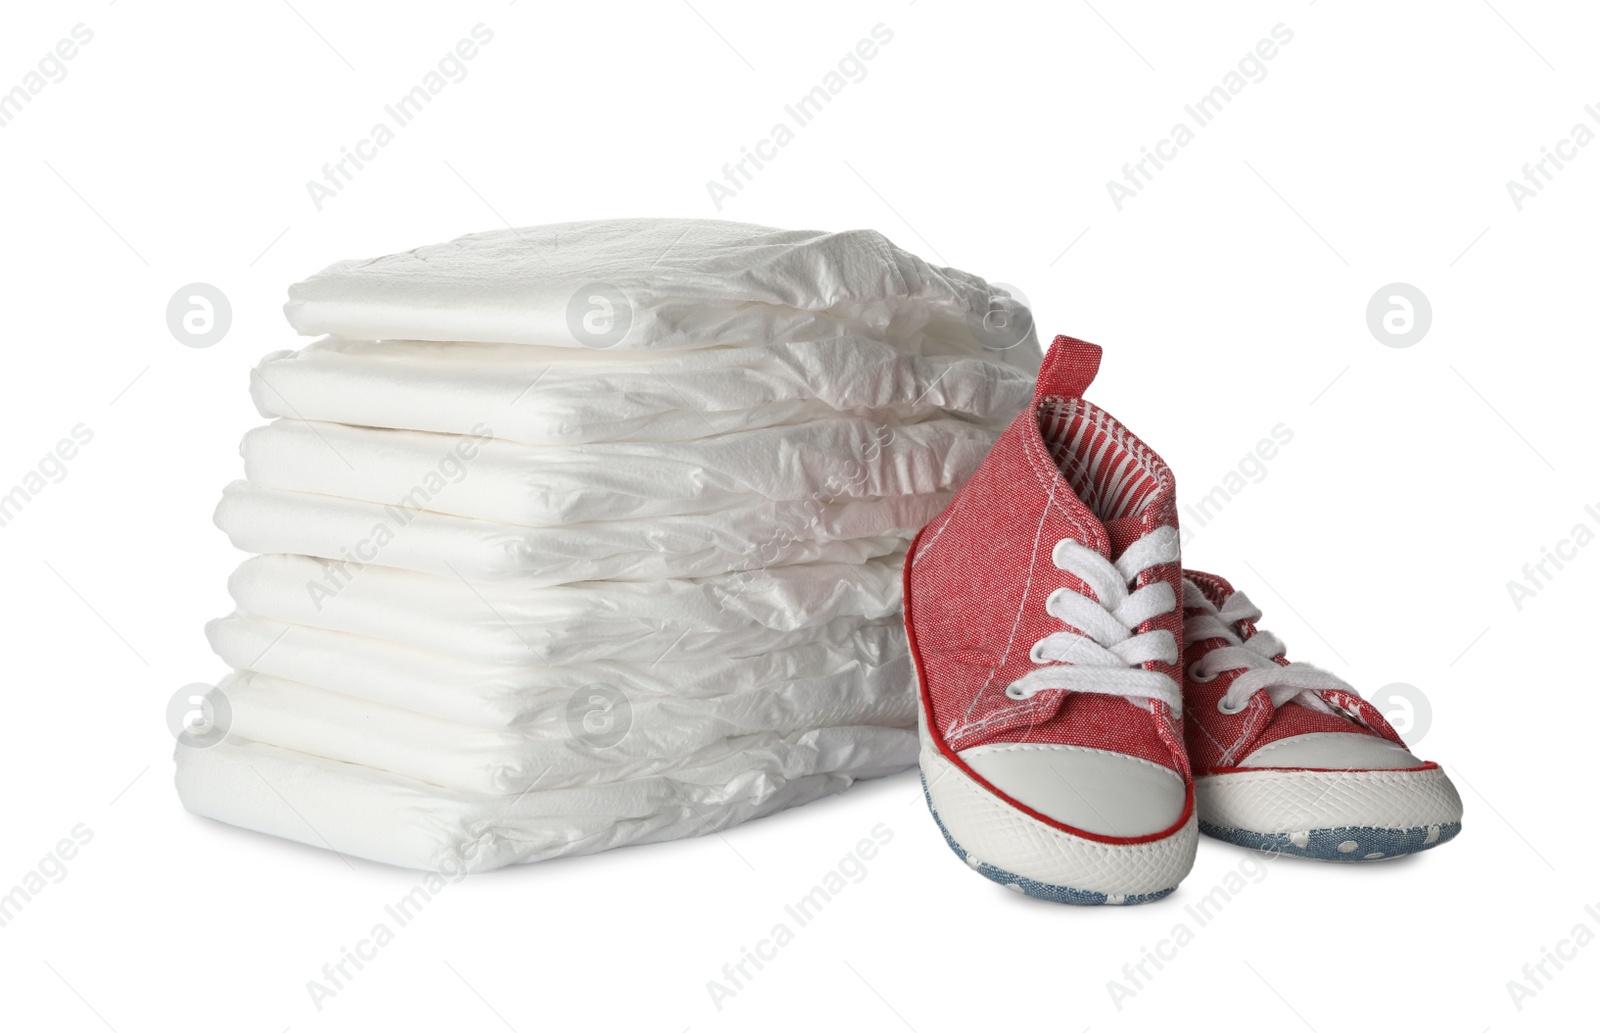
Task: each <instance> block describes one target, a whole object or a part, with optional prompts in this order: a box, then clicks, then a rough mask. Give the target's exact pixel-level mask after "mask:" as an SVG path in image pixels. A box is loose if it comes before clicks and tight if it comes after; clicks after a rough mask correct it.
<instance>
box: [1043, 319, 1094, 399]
mask: <svg viewBox="0 0 1600 1033" xmlns="http://www.w3.org/2000/svg"><path fill="white" fill-rule="evenodd" d="M1099 371H1100V346H1099V345H1098V344H1090V343H1089V342H1088V341H1080V340H1078V339H1077V338H1076V337H1068V336H1067V335H1066V334H1058V335H1057V336H1056V339H1055V340H1054V341H1051V342H1050V351H1049V352H1048V353H1047V354H1046V355H1045V357H1044V363H1043V364H1042V365H1040V367H1039V380H1038V383H1037V385H1036V386H1035V387H1034V389H1033V400H1034V401H1035V402H1037V401H1039V400H1041V399H1044V398H1049V397H1052V396H1055V397H1060V398H1082V397H1083V393H1084V392H1085V391H1087V390H1088V389H1089V385H1090V384H1091V383H1093V382H1094V375H1095V374H1096V373H1098V372H1099Z"/></svg>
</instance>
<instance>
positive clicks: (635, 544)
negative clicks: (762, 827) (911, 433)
mask: <svg viewBox="0 0 1600 1033" xmlns="http://www.w3.org/2000/svg"><path fill="white" fill-rule="evenodd" d="M949 501H950V495H949V494H948V493H945V492H940V493H938V494H933V495H902V496H898V497H896V498H889V499H849V500H845V501H839V502H830V503H826V504H824V503H821V502H819V503H817V504H816V505H815V506H813V507H811V509H809V510H807V511H806V512H805V514H804V516H805V519H804V520H803V521H801V520H794V521H791V522H790V524H792V526H788V525H786V524H780V523H778V522H776V521H773V520H771V519H768V518H767V514H769V513H770V512H771V511H772V510H773V508H774V506H773V504H772V503H770V502H767V501H766V500H763V499H744V500H740V501H739V502H738V503H736V504H735V505H733V506H731V507H729V508H728V509H724V510H719V511H717V512H715V513H704V514H698V515H696V514H685V515H681V516H663V517H656V518H654V519H650V520H617V521H607V522H600V521H595V522H591V523H583V524H570V525H567V526H565V527H519V526H517V525H514V524H504V523H499V522H496V521H490V520H474V519H470V518H466V517H458V516H448V515H445V514H441V513H432V512H428V511H426V510H419V509H404V508H401V507H398V506H380V505H378V504H377V503H375V502H362V501H359V500H356V499H346V498H337V497H335V496H332V495H312V494H309V493H306V492H299V491H276V490H273V489H271V488H258V487H255V486H254V485H252V484H249V483H247V482H245V481H235V482H234V483H233V484H230V485H229V486H228V487H227V488H226V489H224V490H223V493H222V502H221V503H220V504H219V505H218V506H217V511H216V515H215V520H216V524H217V526H218V527H220V528H221V529H222V530H224V531H226V532H227V534H228V537H229V538H230V539H231V540H232V541H233V544H234V545H235V546H237V547H238V548H240V549H243V550H244V551H245V552H253V553H298V554H301V555H305V556H316V557H320V558H322V559H328V560H346V561H355V562H358V563H376V564H381V565H382V566H386V567H402V568H404V569H406V570H418V571H424V572H426V573H429V574H441V575H444V576H445V577H451V578H455V577H463V578H466V579H467V580H469V581H499V580H507V579H513V580H516V581H517V582H519V583H521V584H523V585H527V586H529V587H543V586H547V585H560V584H565V583H567V582H570V581H595V580H603V579H608V578H617V579H620V580H626V581H643V580H648V579H651V578H668V577H673V578H681V577H702V576H706V575H711V574H724V573H727V572H729V571H735V570H751V569H754V568H756V567H761V566H784V565H788V564H791V563H803V562H814V561H825V562H830V563H859V562H861V561H862V560H867V559H871V558H873V557H876V556H885V555H888V554H889V553H891V552H894V551H895V550H896V549H898V548H901V547H903V546H904V545H905V543H906V541H907V540H908V539H910V537H911V536H912V535H913V534H915V533H916V532H917V530H918V529H919V528H920V527H922V525H923V524H926V523H927V522H928V521H929V520H932V519H933V518H934V517H935V516H936V515H938V513H939V512H940V511H941V510H943V509H944V507H945V506H946V505H948V504H949ZM795 515H797V514H790V516H795ZM752 528H758V529H760V530H758V531H757V532H756V533H757V534H765V535H768V536H769V537H768V538H767V540H765V541H758V540H752V538H751V529H752ZM768 528H770V529H771V530H770V531H769V530H767V529H768ZM780 529H782V530H784V531H785V532H786V533H779V532H780Z"/></svg>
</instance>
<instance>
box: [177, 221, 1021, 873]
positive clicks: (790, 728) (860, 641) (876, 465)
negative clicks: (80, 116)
mask: <svg viewBox="0 0 1600 1033" xmlns="http://www.w3.org/2000/svg"><path fill="white" fill-rule="evenodd" d="M286 312H287V314H288V317H289V320H290V323H291V324H292V325H293V326H294V327H295V329H296V330H298V331H300V332H301V333H303V334H307V335H326V336H323V337H322V338H321V339H320V340H317V341H315V342H314V343H312V344H311V345H309V346H307V347H305V348H302V349H300V350H298V351H280V352H275V353H273V354H271V355H269V356H267V357H266V358H265V359H264V360H263V361H262V362H261V363H260V364H259V365H258V366H257V368H256V369H255V370H253V371H252V376H251V383H250V391H251V395H252V397H253V399H254V401H255V404H256V406H257V408H258V409H259V410H260V411H261V412H262V414H263V415H265V416H267V417H269V418H272V420H273V422H271V423H270V424H268V425H267V426H264V427H261V428H258V429H256V430H254V431H251V432H250V433H249V434H248V435H247V436H246V438H245V440H244V443H243V445H242V449H241V450H242V453H243V456H244V461H245V479H244V480H242V481H240V482H237V483H235V484H233V485H231V486H229V487H228V488H227V489H226V491H225V492H224V495H223V500H222V502H221V504H220V505H219V507H218V509H217V513H216V520H217V523H218V525H219V526H220V527H221V528H222V529H223V530H224V531H226V532H227V533H228V534H229V536H230V537H231V539H232V540H233V542H234V543H235V544H236V545H238V546H239V547H240V548H241V549H244V550H245V551H248V552H251V553H255V554H256V555H255V557H254V558H252V559H249V560H247V561H246V562H245V563H244V564H243V566H241V567H240V569H239V570H238V572H237V573H236V574H235V575H234V577H233V578H232V579H230V584H229V589H230V592H231V594H232V596H233V598H234V601H235V603H236V605H237V606H238V609H237V610H236V611H235V613H233V614H232V615H230V616H228V617H226V618H223V619H220V620H218V621H214V622H212V624H211V625H210V626H209V627H208V629H207V630H208V635H209V637H210V639H211V643H212V646H213V648H214V650H215V651H216V652H217V653H218V655H219V656H221V657H222V659H223V660H224V661H225V662H226V663H227V664H228V665H229V666H230V667H231V668H233V671H234V673H233V674H231V675H230V676H229V677H228V679H227V680H226V681H225V682H224V683H222V685H221V686H220V688H221V691H222V693H223V694H224V695H225V696H226V698H227V700H228V703H229V708H230V710H231V713H232V726H231V728H230V730H229V734H228V736H227V737H226V738H225V739H224V740H223V741H222V742H221V743H220V744H217V745H214V746H210V747H209V748H203V749H202V748H192V747H186V746H183V745H180V747H179V753H178V761H179V788H180V793H181V795H182V796H183V798H184V800H185V803H186V804H187V805H188V806H189V807H190V809H191V810H195V811H197V812H198V813H202V814H208V815H210V816H212V817H217V818H220V819H222V820H224V821H229V822H232V823H234V824H239V825H244V826H246V827H250V828H256V829H260V830H262V831H266V832H271V833H274V834H277V835H284V836H288V837H290V838H296V839H301V840H303V841H307V842H312V843H316V844H317V845H331V846H333V847H334V848H335V849H339V850H341V851H342V852H348V853H354V854H358V855H361V856H366V857H373V858H376V859H379V860H384V861H389V862H392V863H396V864H403V865H407V866H411V867H419V868H431V869H438V868H442V867H449V866H457V867H460V868H463V869H484V868H492V867H497V866H499V865H502V864H506V863H512V862H516V861H531V860H539V859H542V858H545V857H553V856H560V855H562V854H571V853H585V852H592V851H593V850H599V849H606V848H608V847H611V846H618V845H623V844H626V843H635V842H648V841H654V840H659V839H667V838H674V837H678V836H685V835H695V834H700V833H703V832H705V831H708V830H710V829H713V828H722V827H726V826H727V825H730V824H733V823H735V822H737V821H742V820H745V819H747V818H750V817H756V816H760V815H762V814H766V813H771V812H772V811H773V810H777V809H780V808H782V807H787V806H793V805H795V804H797V803H802V802H805V801H807V800H810V799H815V798H817V797H818V796H821V795H825V794H827V793H830V792H835V791H837V790H839V789H841V788H843V787H844V786H846V785H848V784H849V783H850V781H851V780H852V779H854V778H857V777H867V776H871V775H877V774H883V773H886V772H888V771H893V770H897V769H899V768H902V767H905V766H907V765H909V764H910V763H911V762H912V761H913V759H914V755H915V743H914V733H912V732H911V731H910V730H909V729H910V728H911V726H912V724H913V721H914V707H913V706H912V697H911V679H910V672H909V666H908V663H907V657H906V651H905V643H904V640H903V636H902V633H901V631H900V628H899V621H898V607H899V597H898V587H899V586H898V573H899V565H900V561H901V557H902V555H903V552H904V549H905V545H906V542H907V541H908V540H909V538H910V536H911V535H912V534H914V533H915V531H916V530H917V529H918V528H920V527H921V526H922V525H923V524H924V523H926V522H927V521H928V520H930V519H931V518H932V517H933V516H934V515H936V514H937V513H938V512H939V511H940V510H941V509H942V508H943V507H944V506H945V505H947V504H948V502H949V500H950V498H951V496H952V494H953V493H954V492H955V491H956V490H957V489H958V488H959V487H960V486H961V484H962V483H963V482H964V481H965V479H966V477H967V476H968V475H970V473H971V472H972V470H973V469H975V468H976V466H977V464H978V463H979V462H980V461H981V459H982V457H983V455H984V454H985V453H986V452H987V450H988V448H989V446H990V445H991V444H992V443H993V440H994V438H995V437H996V436H997V434H998V433H999V431H1000V430H1001V429H1003V427H1004V426H1005V425H1006V424H1007V423H1008V422H1010V420H1011V419H1012V418H1014V417H1015V415H1016V414H1017V413H1018V412H1019V411H1020V410H1021V409H1022V408H1023V407H1024V406H1025V405H1026V404H1027V403H1028V400H1029V398H1030V397H1031V390H1032V379H1033V373H1034V372H1035V371H1036V370H1037V367H1038V362H1039V348H1038V342H1037V339H1036V337H1035V336H1034V334H1033V328H1032V322H1031V315H1030V314H1029V313H1028V311H1027V308H1026V306H1025V305H1024V304H1023V303H1021V302H1020V301H1018V300H1017V299H1015V298H1013V297H1012V296H1011V294H1010V293H1009V292H1007V291H1006V290H1004V289H1002V288H997V287H991V286H990V285H989V284H987V283H985V282H984V281H983V280H981V279H979V278H977V277H974V276H971V275H969V274H966V273H962V272H959V271H957V270H952V269H940V268H935V267H933V266H930V265H928V264H927V263H925V262H923V261H922V260H921V259H918V258H916V257H915V256H913V255H910V254H908V253H906V252H903V251H901V250H899V249H898V248H896V247H895V246H894V245H893V244H891V243H890V242H889V241H888V240H886V239H885V238H883V237H882V236H881V235H879V234H876V233H872V232H869V231H853V232H848V233H837V234H824V233H813V232H797V231H781V230H772V229H766V228H762V227H752V226H741V225H738V224H734V223H724V222H713V221H697V220H613V221H605V222H591V223H572V224H565V225H558V226H543V227H534V228H528V229H519V230H505V231H495V232H491V233H484V234H473V235H470V236H467V237H463V238H460V239H459V240H456V241H452V242H450V243H448V244H441V245H435V246H431V247H425V248H418V249H416V250H414V251H410V252H407V253H405V254H401V255H391V256H387V257H383V258H377V259H368V260H363V261H347V262H340V263H336V264H335V265H333V266H330V267H329V268H327V269H325V270H323V271H322V272H320V273H318V274H316V275H315V276H313V277H311V278H309V279H307V280H305V281H303V282H301V283H299V284H296V285H295V286H294V287H292V288H291V290H290V300H289V303H288V305H287V306H286ZM270 773H276V774H275V775H273V774H270ZM273 777H276V778H277V779H279V780H282V781H286V782H287V783H289V788H293V789H298V791H299V793H300V794H301V796H302V797H305V796H307V795H308V794H309V795H315V796H316V801H315V802H314V803H311V802H308V801H307V800H305V799H293V801H292V804H291V803H290V802H289V801H290V799H291V798H290V797H288V796H285V795H284V792H285V787H284V786H280V785H275V784H269V785H268V786H267V787H266V788H262V787H261V785H260V783H261V781H262V779H263V778H273ZM685 784H692V787H693V788H692V789H691V790H685V789H684V786H685ZM268 790H271V791H270V792H269V791H268ZM280 797H281V798H280ZM304 807H312V808H314V809H318V810H319V813H322V814H323V817H324V819H325V821H327V822H338V823H339V825H340V828H339V830H338V831H336V832H330V831H329V830H328V829H326V828H318V829H316V830H315V831H314V832H312V831H307V829H308V825H307V823H306V821H305V820H303V818H304V816H305V815H304V814H302V816H301V817H299V818H297V817H296V814H295V811H296V809H297V808H299V809H303V808H304ZM312 824H316V823H315V822H313V823H312Z"/></svg>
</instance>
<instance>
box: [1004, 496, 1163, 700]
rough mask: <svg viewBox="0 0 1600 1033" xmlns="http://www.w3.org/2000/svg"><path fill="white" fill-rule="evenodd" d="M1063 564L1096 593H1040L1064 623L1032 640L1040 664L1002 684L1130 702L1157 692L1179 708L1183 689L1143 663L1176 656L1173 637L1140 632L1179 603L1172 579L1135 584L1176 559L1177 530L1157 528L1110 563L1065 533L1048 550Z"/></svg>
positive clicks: (1027, 692)
mask: <svg viewBox="0 0 1600 1033" xmlns="http://www.w3.org/2000/svg"><path fill="white" fill-rule="evenodd" d="M1050 558H1051V560H1052V561H1053V562H1054V563H1055V565H1056V567H1057V568H1058V569H1060V570H1063V571H1066V572H1067V573H1069V574H1072V575H1073V576H1074V577H1076V578H1078V579H1079V580H1080V581H1082V582H1084V583H1085V584H1087V585H1088V586H1089V588H1090V590H1091V591H1093V592H1094V594H1095V598H1093V599H1091V598H1089V597H1088V596H1086V595H1083V594H1080V593H1078V592H1075V591H1073V590H1072V589H1070V588H1058V589H1056V590H1055V591H1054V592H1051V593H1050V595H1049V597H1048V598H1047V599H1046V600H1045V611H1046V612H1047V613H1049V614H1050V615H1051V616H1052V617H1055V618H1057V619H1058V620H1060V621H1061V622H1062V623H1064V624H1066V625H1067V630H1065V631H1057V632H1053V633H1051V634H1049V635H1046V636H1045V637H1044V638H1042V639H1040V640H1039V641H1038V642H1035V643H1034V645H1033V649H1032V650H1031V651H1030V652H1029V654H1028V655H1029V658H1030V659H1032V660H1033V662H1034V663H1036V664H1039V665H1040V667H1039V669H1038V670H1036V671H1029V672H1028V673H1027V674H1025V675H1023V676H1022V677H1020V678H1018V679H1017V680H1016V681H1014V682H1012V683H1011V684H1010V685H1009V686H1007V687H1006V695H1007V696H1009V697H1011V698H1012V699H1027V698H1029V697H1030V696H1032V695H1033V694H1034V693H1037V692H1042V691H1044V690H1047V689H1064V690H1066V691H1068V692H1096V693H1100V694H1102V695H1107V696H1123V697H1125V698H1126V699H1128V700H1129V702H1131V703H1133V704H1134V705H1135V706H1144V705H1145V704H1146V703H1147V702H1148V701H1149V700H1153V699H1158V700H1160V701H1161V702H1163V703H1165V704H1166V705H1167V706H1169V707H1171V708H1172V711H1173V713H1175V714H1176V713H1182V711H1183V690H1182V688H1181V687H1180V686H1179V685H1178V683H1177V682H1175V681H1174V680H1173V679H1171V678H1169V677H1168V676H1167V675H1165V674H1162V673H1161V672H1160V671H1149V670H1145V669H1144V667H1143V666H1142V665H1143V664H1147V663H1150V662H1152V661H1160V662H1163V663H1169V664H1171V663H1177V662H1178V657H1179V652H1178V643H1177V641H1176V640H1175V639H1174V638H1173V636H1172V633H1171V632H1168V631H1161V630H1151V631H1145V632H1139V631H1138V628H1139V626H1140V625H1141V624H1144V623H1145V622H1146V621H1149V620H1153V619H1154V618H1156V617H1159V616H1161V615H1162V614H1164V613H1170V612H1172V611H1173V610H1174V609H1175V608H1176V607H1177V605H1178V600H1177V596H1176V595H1175V593H1174V592H1173V591H1172V586H1171V585H1170V584H1168V583H1167V582H1165V581H1156V582H1152V583H1151V584H1148V585H1145V586H1144V587H1142V588H1132V587H1131V586H1132V585H1134V584H1135V583H1137V581H1138V579H1139V576H1140V575H1141V574H1142V573H1144V572H1145V571H1146V570H1149V569H1150V568H1152V567H1159V566H1161V565H1162V564H1166V563H1176V562H1178V532H1177V531H1176V530H1174V529H1173V528H1170V527H1162V528H1158V529H1157V530H1155V531H1152V532H1150V533H1149V534H1147V535H1145V536H1144V537H1142V538H1140V539H1139V540H1138V541H1135V542H1134V543H1133V544H1131V545H1129V546H1128V548H1127V549H1125V550H1124V551H1123V553H1122V555H1121V556H1120V557H1118V559H1117V561H1116V562H1115V563H1112V562H1111V561H1110V560H1108V559H1106V558H1105V557H1104V556H1102V555H1100V554H1099V553H1098V552H1096V551H1094V550H1093V549H1090V548H1087V547H1086V546H1083V545H1081V544H1079V543H1078V542H1075V541H1073V540H1071V539H1069V538H1063V539H1062V540H1061V541H1059V542H1057V543H1056V546H1055V549H1054V551H1052V552H1051V554H1050Z"/></svg>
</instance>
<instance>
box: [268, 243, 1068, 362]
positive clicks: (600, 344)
mask: <svg viewBox="0 0 1600 1033" xmlns="http://www.w3.org/2000/svg"><path fill="white" fill-rule="evenodd" d="M284 313H285V315H287V316H288V318H289V323H290V325H292V326H293V327H294V328H295V330H296V331H298V332H299V333H301V334H304V335H307V336H320V335H322V334H331V335H333V336H335V337H342V338H345V339H347V340H423V341H491V342H498V343H505V344H534V345H549V346H553V347H560V348H591V349H592V348H618V349H623V350H630V351H631V350H668V351H675V350H682V349H686V348H706V347H714V346H718V345H744V344H749V343H752V342H769V343H771V342H781V341H795V340H816V339H819V338H824V337H841V336H844V337H849V336H859V337H871V338H874V339H876V340H880V341H885V342H887V343H889V344H892V345H894V346H895V347H896V348H898V349H900V350H902V351H905V352H907V353H908V354H958V355H976V356H978V357H981V358H986V359H989V360H990V361H992V362H999V363H1009V364H1013V365H1017V366H1018V367H1019V368H1021V369H1023V370H1024V371H1025V372H1028V373H1035V372H1037V371H1038V368H1039V347H1038V338H1037V336H1036V334H1035V333H1034V329H1033V326H1032V317H1031V314H1030V313H1029V312H1028V308H1027V305H1026V304H1025V303H1024V302H1023V301H1022V299H1019V298H1015V297H1013V296H1012V295H1011V294H1010V293H1008V292H1007V291H1006V290H1004V289H1002V288H997V287H994V286H991V285H990V284H989V283H987V282H986V281H984V280H983V279H981V278H979V277H977V276H973V275H971V274H970V273H964V272H961V271H960V270H956V269H940V268H936V267H934V266H931V265H929V264H928V263H927V262H924V261H923V260H922V259H920V258H918V257H916V256H915V255H912V254H909V253H907V252H905V251H902V250H901V249H900V248H898V247H896V246H895V245H894V244H892V243H890V242H889V240H888V239H887V238H885V237H884V236H883V235H882V234H881V233H876V232H874V231H872V230H849V231H846V232H843V233H818V232H815V231H810V230H777V229H768V228H766V227H762V226H747V225H741V224H739V223H731V222H719V221H715V220H708V219H610V220H603V221H596V222H580V223H565V224H560V225H553V226H535V227H530V228H523V229H503V230H491V231H489V232H486V233H472V234H468V235H467V236H464V237H459V238H457V239H456V240H453V241H450V242H449V243H446V244H432V245H429V246H426V247H420V248H416V249H414V250H411V251H407V252H404V253H402V254H395V255H386V256H384V257H381V258H368V259H358V260H351V261H343V262H336V263H334V264H333V265H331V266H329V267H328V268H326V269H324V270H322V271H321V272H319V273H317V274H316V275H315V276H312V277H310V278H308V279H306V280H303V281H301V282H300V283H297V284H295V285H294V286H292V287H290V288H289V302H288V304H287V305H285V306H284Z"/></svg>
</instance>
